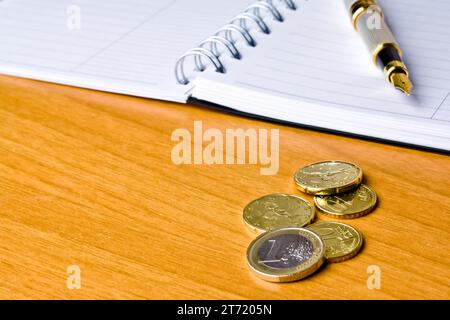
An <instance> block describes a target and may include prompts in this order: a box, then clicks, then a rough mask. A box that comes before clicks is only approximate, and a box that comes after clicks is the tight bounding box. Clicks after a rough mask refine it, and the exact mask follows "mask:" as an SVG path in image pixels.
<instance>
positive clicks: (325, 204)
mask: <svg viewBox="0 0 450 320" xmlns="http://www.w3.org/2000/svg"><path fill="white" fill-rule="evenodd" d="M314 203H315V205H316V207H317V209H318V210H319V211H320V212H322V213H324V214H327V215H330V216H333V217H335V218H340V219H353V218H358V217H362V216H363V215H365V214H368V213H369V212H370V211H372V210H373V208H375V206H376V204H377V194H376V193H375V192H374V191H373V190H372V189H370V188H369V187H368V186H366V185H364V184H361V185H360V186H359V187H358V188H356V189H354V190H351V191H347V192H345V193H340V194H335V195H330V196H315V197H314Z"/></svg>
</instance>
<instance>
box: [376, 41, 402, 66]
mask: <svg viewBox="0 0 450 320" xmlns="http://www.w3.org/2000/svg"><path fill="white" fill-rule="evenodd" d="M389 47H391V48H394V49H395V50H396V51H397V52H398V54H399V55H400V57H403V51H402V49H400V46H399V45H398V44H397V43H395V42H388V43H381V44H380V45H378V47H376V48H375V50H374V51H373V52H372V60H373V63H374V64H375V65H376V66H378V61H377V58H378V55H379V54H380V52H381V51H383V49H386V48H389Z"/></svg>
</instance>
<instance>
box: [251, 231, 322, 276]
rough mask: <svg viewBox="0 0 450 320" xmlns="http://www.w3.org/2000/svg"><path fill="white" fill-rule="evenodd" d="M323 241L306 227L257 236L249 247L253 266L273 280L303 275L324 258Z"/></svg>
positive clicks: (261, 274) (317, 266)
mask: <svg viewBox="0 0 450 320" xmlns="http://www.w3.org/2000/svg"><path fill="white" fill-rule="evenodd" d="M324 250H325V247H324V243H323V241H322V239H321V238H320V236H319V235H317V234H316V233H314V232H312V231H310V230H307V229H303V228H284V229H277V230H273V231H269V232H266V233H263V234H261V235H260V236H258V237H257V238H256V239H255V240H253V242H252V243H251V244H250V246H249V247H248V250H247V262H248V265H249V266H250V269H251V270H252V271H253V272H254V273H255V274H256V275H257V276H258V277H260V278H262V279H264V280H266V281H271V282H291V281H297V280H300V279H303V278H305V277H307V276H309V275H311V274H312V273H314V272H315V271H316V270H317V269H319V268H320V266H321V265H322V263H323V262H324Z"/></svg>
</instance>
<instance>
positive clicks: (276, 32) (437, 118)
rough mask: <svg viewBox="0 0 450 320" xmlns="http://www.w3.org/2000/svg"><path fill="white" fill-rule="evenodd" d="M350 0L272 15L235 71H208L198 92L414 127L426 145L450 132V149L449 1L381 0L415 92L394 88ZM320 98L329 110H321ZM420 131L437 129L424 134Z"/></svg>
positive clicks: (312, 115) (341, 123)
mask: <svg viewBox="0 0 450 320" xmlns="http://www.w3.org/2000/svg"><path fill="white" fill-rule="evenodd" d="M297 2H298V1H297ZM341 2H342V1H337V0H311V1H308V2H305V1H300V2H298V3H299V9H298V10H297V11H295V12H291V13H289V12H284V14H285V15H286V21H285V22H283V23H276V22H273V21H269V22H270V25H271V27H272V29H273V32H272V34H270V35H268V36H263V35H258V37H259V45H258V47H256V48H255V49H253V48H251V49H249V48H245V47H243V46H241V48H242V50H243V51H244V52H243V59H242V61H237V62H235V61H227V64H228V69H227V74H225V75H220V74H214V73H211V72H209V73H207V74H205V75H202V76H201V77H200V78H199V80H198V81H197V87H196V89H195V90H194V95H195V96H196V97H197V98H200V99H204V100H213V102H216V103H219V104H222V105H226V106H229V107H234V108H236V109H239V110H241V111H246V112H251V113H256V114H260V115H261V114H262V115H264V116H269V117H273V118H278V119H282V120H288V121H293V122H299V123H305V122H306V124H309V125H313V126H321V127H325V128H331V129H336V130H340V131H347V132H348V131H350V132H354V133H358V134H365V135H375V136H381V137H382V138H388V139H390V140H397V141H400V140H404V139H405V137H402V135H408V136H409V138H410V140H411V141H408V142H409V143H417V144H422V142H423V143H424V145H427V144H430V143H428V142H427V140H429V139H434V138H433V136H438V137H440V138H443V139H448V140H447V141H445V140H443V141H442V143H441V145H442V144H444V145H446V146H447V148H448V149H450V97H449V93H450V14H449V13H450V2H449V1H447V0H434V1H429V2H428V1H427V2H425V1H421V0H379V3H380V5H382V7H383V9H384V11H385V14H386V16H387V19H388V23H389V24H390V25H391V28H392V29H393V32H394V34H395V35H396V37H397V40H398V41H399V43H400V45H401V46H402V49H403V50H404V52H405V60H406V64H407V65H408V67H409V69H410V72H411V75H412V80H413V82H414V85H415V90H414V94H413V95H412V96H411V97H407V96H405V95H404V94H402V93H401V92H399V91H396V90H394V89H393V88H392V87H391V86H390V85H389V84H388V83H387V82H386V80H385V79H384V77H383V74H382V73H381V71H380V70H378V69H377V68H376V67H375V66H374V65H373V63H371V60H370V55H369V53H368V52H367V49H366V47H365V46H364V44H363V43H362V40H361V39H360V38H359V37H358V35H357V34H356V32H355V31H354V29H353V28H352V26H351V24H350V21H349V18H348V15H347V13H346V12H345V10H344V9H343V5H342V3H341ZM253 32H254V33H255V32H256V31H253ZM256 34H258V33H256ZM206 79H209V80H212V81H207V80H206ZM213 82H215V83H216V84H217V83H219V84H220V85H219V86H216V85H210V84H211V83H213ZM231 88H233V91H234V92H235V94H234V95H233V97H230V95H231V93H230V92H231V91H230V90H232V89H231ZM244 89H245V90H246V91H245V90H244ZM220 91H225V92H227V96H226V97H225V96H223V95H222V96H221V94H220ZM243 97H246V98H243ZM276 98H279V99H278V100H276ZM282 98H283V99H284V100H280V99H282ZM244 100H245V101H244ZM257 104H259V106H257ZM301 106H307V108H306V107H301ZM320 106H322V107H323V108H322V109H320V110H322V111H326V114H321V115H320V114H317V112H316V111H317V110H319V107H320ZM349 113H351V115H350V114H349ZM358 126H363V128H358ZM368 126H372V127H377V130H371V129H373V128H368ZM383 126H384V127H385V128H384V129H382V127H383ZM389 128H392V132H389V131H390V129H389ZM375 131H376V132H375ZM402 131H403V133H402ZM417 133H421V134H424V133H426V134H428V135H429V136H428V138H426V137H421V140H420V141H418V140H417V139H416V138H417V137H416V134H417ZM422 140H423V141H422ZM431 144H432V143H431Z"/></svg>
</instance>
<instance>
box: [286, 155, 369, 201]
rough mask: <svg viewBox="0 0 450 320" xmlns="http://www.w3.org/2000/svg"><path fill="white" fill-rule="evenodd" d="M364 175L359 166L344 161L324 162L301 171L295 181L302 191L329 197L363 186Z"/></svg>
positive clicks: (313, 164)
mask: <svg viewBox="0 0 450 320" xmlns="http://www.w3.org/2000/svg"><path fill="white" fill-rule="evenodd" d="M362 179H363V173H362V170H361V168H360V167H358V166H357V165H355V164H353V163H350V162H344V161H322V162H316V163H312V164H309V165H307V166H305V167H303V168H301V169H299V170H298V171H297V172H296V173H295V175H294V181H295V183H296V185H297V188H298V189H300V191H302V192H305V193H308V194H315V195H329V194H335V193H341V192H345V191H349V190H351V189H353V188H355V187H357V186H358V185H360V184H361V181H362Z"/></svg>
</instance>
